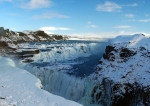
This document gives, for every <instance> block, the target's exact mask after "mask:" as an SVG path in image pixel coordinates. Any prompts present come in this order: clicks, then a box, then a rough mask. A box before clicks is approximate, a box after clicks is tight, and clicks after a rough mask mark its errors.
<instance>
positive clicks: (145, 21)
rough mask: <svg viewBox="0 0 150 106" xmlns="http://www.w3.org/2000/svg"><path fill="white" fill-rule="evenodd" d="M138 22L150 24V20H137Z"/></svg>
mask: <svg viewBox="0 0 150 106" xmlns="http://www.w3.org/2000/svg"><path fill="white" fill-rule="evenodd" d="M138 21H139V22H150V19H141V20H138Z"/></svg>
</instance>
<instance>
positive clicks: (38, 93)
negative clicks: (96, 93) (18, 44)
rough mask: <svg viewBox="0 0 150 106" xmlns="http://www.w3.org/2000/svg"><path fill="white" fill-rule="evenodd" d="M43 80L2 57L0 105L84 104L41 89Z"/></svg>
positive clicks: (46, 105)
mask: <svg viewBox="0 0 150 106" xmlns="http://www.w3.org/2000/svg"><path fill="white" fill-rule="evenodd" d="M41 87H42V86H41V82H40V81H39V80H38V79H37V78H36V77H34V76H33V75H31V74H30V73H29V72H27V71H25V70H22V69H19V68H16V67H15V64H14V62H13V61H12V60H11V59H8V58H4V57H0V106H82V105H80V104H78V103H76V102H73V101H69V100H66V99H64V98H62V97H59V96H56V95H52V94H50V93H48V92H47V91H44V90H42V89H40V88H41Z"/></svg>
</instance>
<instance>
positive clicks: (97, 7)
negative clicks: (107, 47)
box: [0, 0, 150, 37]
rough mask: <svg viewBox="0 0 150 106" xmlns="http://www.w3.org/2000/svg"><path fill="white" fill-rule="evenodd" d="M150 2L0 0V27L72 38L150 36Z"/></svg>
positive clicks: (128, 0)
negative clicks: (37, 31) (40, 31)
mask: <svg viewBox="0 0 150 106" xmlns="http://www.w3.org/2000/svg"><path fill="white" fill-rule="evenodd" d="M149 4H150V0H0V14H1V15H0V26H1V27H4V28H5V29H7V28H8V29H10V30H14V31H24V30H44V31H45V32H46V33H49V34H62V35H69V36H98V37H115V36H117V35H128V34H137V33H144V34H150V30H149V28H150V11H149V10H150V6H149Z"/></svg>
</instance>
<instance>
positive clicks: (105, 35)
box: [69, 31, 150, 38]
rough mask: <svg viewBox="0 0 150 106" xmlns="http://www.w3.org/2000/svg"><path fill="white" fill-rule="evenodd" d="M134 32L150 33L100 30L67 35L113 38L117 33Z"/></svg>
mask: <svg viewBox="0 0 150 106" xmlns="http://www.w3.org/2000/svg"><path fill="white" fill-rule="evenodd" d="M134 34H145V35H147V36H150V33H146V32H128V31H118V32H100V33H74V34H70V35H69V36H78V37H84V38H85V37H99V38H114V37H116V36H118V35H134Z"/></svg>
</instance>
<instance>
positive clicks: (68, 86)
mask: <svg viewBox="0 0 150 106" xmlns="http://www.w3.org/2000/svg"><path fill="white" fill-rule="evenodd" d="M107 44H108V42H104V41H73V40H72V41H56V42H43V43H26V44H20V45H19V46H20V48H26V49H29V48H30V49H32V48H37V49H39V50H40V53H39V54H37V55H35V56H34V57H33V58H32V59H33V60H34V62H32V63H22V64H20V66H23V68H24V69H26V70H28V71H29V72H30V73H32V74H33V75H35V76H36V77H38V78H39V79H40V80H41V82H42V85H43V88H44V89H45V90H47V91H49V92H50V93H53V94H56V95H60V96H63V97H65V98H67V99H70V100H74V101H78V102H80V103H83V104H85V103H87V102H90V101H89V98H88V97H86V96H88V95H90V88H92V84H93V83H94V82H93V81H90V80H89V79H88V76H89V75H90V74H91V73H93V71H94V67H95V66H96V65H97V63H98V61H99V60H100V58H101V57H102V54H103V53H104V50H105V46H106V45H107Z"/></svg>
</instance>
